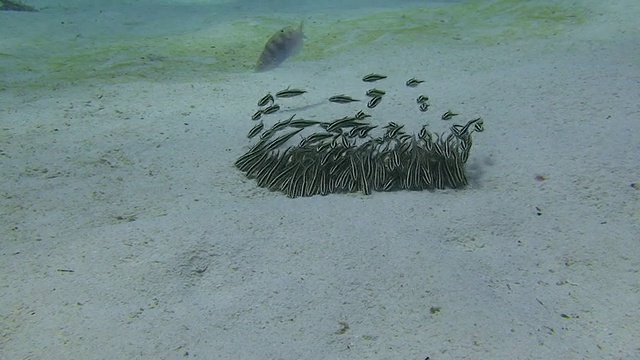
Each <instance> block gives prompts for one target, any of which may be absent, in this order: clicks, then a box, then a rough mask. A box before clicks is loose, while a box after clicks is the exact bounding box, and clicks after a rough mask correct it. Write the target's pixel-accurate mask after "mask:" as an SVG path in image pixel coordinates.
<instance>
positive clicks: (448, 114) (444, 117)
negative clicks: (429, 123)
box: [441, 110, 458, 120]
mask: <svg viewBox="0 0 640 360" xmlns="http://www.w3.org/2000/svg"><path fill="white" fill-rule="evenodd" d="M457 115H458V114H456V113H454V112H453V111H451V110H448V111H447V112H445V113H444V114H442V116H441V119H442V120H451V118H452V117H454V116H457Z"/></svg>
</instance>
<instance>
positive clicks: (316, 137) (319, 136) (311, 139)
mask: <svg viewBox="0 0 640 360" xmlns="http://www.w3.org/2000/svg"><path fill="white" fill-rule="evenodd" d="M330 137H333V134H331V133H314V134H311V135H309V136H307V137H306V138H304V139H302V141H300V147H305V146H306V145H311V144H312V143H316V142H319V141H322V140H324V139H328V138H330Z"/></svg>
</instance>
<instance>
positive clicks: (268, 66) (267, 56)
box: [256, 22, 304, 72]
mask: <svg viewBox="0 0 640 360" xmlns="http://www.w3.org/2000/svg"><path fill="white" fill-rule="evenodd" d="M303 41H304V34H303V32H302V22H301V23H300V25H299V26H298V28H297V29H296V28H294V27H292V26H287V27H285V28H284V29H281V30H280V31H278V32H277V33H275V34H274V35H273V36H272V37H271V38H270V39H269V41H267V43H266V44H265V45H264V50H262V54H261V55H260V59H258V63H257V64H256V71H257V72H261V71H268V70H272V69H275V68H277V67H278V66H280V64H282V63H283V62H284V61H285V60H287V59H288V58H290V57H291V56H293V55H295V54H296V53H298V51H300V49H301V48H302V43H303Z"/></svg>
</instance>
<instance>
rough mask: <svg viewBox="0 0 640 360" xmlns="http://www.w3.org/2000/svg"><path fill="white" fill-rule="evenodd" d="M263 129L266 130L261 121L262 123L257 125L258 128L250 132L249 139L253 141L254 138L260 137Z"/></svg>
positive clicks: (255, 127)
mask: <svg viewBox="0 0 640 360" xmlns="http://www.w3.org/2000/svg"><path fill="white" fill-rule="evenodd" d="M262 129H264V122H262V121H260V123H258V124H256V126H254V127H253V128H252V129H251V130H249V133H248V134H247V137H248V138H249V139H252V138H253V137H254V136H256V135H258V134H259V133H260V131H262Z"/></svg>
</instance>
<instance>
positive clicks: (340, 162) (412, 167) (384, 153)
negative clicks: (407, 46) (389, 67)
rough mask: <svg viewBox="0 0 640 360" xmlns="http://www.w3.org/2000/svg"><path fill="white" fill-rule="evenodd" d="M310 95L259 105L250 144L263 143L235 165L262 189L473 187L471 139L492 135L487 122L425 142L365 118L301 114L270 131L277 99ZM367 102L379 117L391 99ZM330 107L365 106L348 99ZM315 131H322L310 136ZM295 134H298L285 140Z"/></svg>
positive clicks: (425, 137) (293, 193) (292, 193)
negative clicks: (476, 134)
mask: <svg viewBox="0 0 640 360" xmlns="http://www.w3.org/2000/svg"><path fill="white" fill-rule="evenodd" d="M384 78H386V77H385V76H383V75H379V74H369V75H366V76H365V77H364V78H363V79H362V80H363V81H365V82H373V81H377V80H382V79H384ZM421 82H422V81H420V80H417V79H410V80H409V81H407V82H406V85H407V86H409V87H415V86H417V85H418V84H420V83H421ZM305 93H306V91H304V90H300V89H289V88H288V89H285V90H282V91H279V92H277V93H275V95H272V94H271V93H269V94H267V95H265V96H264V97H262V98H261V99H260V100H258V106H259V107H260V109H259V110H258V111H257V112H256V113H255V114H254V115H253V116H252V119H253V120H256V121H258V120H259V121H260V122H259V123H258V124H256V125H255V126H254V127H253V128H252V129H251V130H250V131H249V133H248V135H247V136H248V137H249V138H254V137H256V136H258V135H260V137H259V140H258V141H257V143H256V144H254V145H253V146H251V147H250V149H249V150H248V151H247V152H246V153H245V154H243V155H242V156H240V158H238V159H237V161H236V162H235V165H236V167H237V168H238V169H240V170H241V171H243V172H244V173H245V174H246V176H247V177H248V178H250V179H255V180H256V182H257V184H258V186H260V187H264V188H268V189H270V190H274V191H281V192H283V193H284V194H286V195H287V196H289V197H292V198H294V197H299V196H313V195H318V194H320V195H327V194H331V193H348V192H356V191H361V192H363V193H364V194H367V195H368V194H371V193H372V192H373V191H394V190H425V189H444V188H447V187H449V188H454V189H455V188H460V187H463V186H465V185H466V184H467V182H468V181H467V176H466V174H465V170H464V166H465V163H466V162H467V160H468V158H469V152H470V150H471V146H472V137H471V135H472V133H474V132H482V131H483V130H484V122H483V120H482V118H476V119H473V120H470V121H468V122H467V123H466V124H454V125H452V126H451V127H450V132H449V133H448V134H445V133H442V134H437V133H436V134H434V133H432V132H430V131H429V130H428V129H427V125H423V126H422V128H421V129H420V130H419V132H418V133H417V134H410V133H407V132H406V131H405V128H404V125H402V124H398V123H396V122H393V121H391V122H387V123H386V125H384V126H382V124H381V125H375V124H372V123H371V121H370V119H371V118H372V115H371V114H367V113H365V112H364V110H359V111H357V112H356V113H355V114H353V115H351V116H345V117H343V118H339V119H335V120H331V121H319V120H308V119H304V118H298V117H296V114H294V115H292V116H290V117H288V118H286V119H282V120H280V121H278V122H276V123H274V124H273V125H272V126H271V127H269V128H265V124H264V119H262V117H263V116H265V115H269V114H273V113H276V112H278V111H279V110H280V105H278V104H277V103H276V100H277V99H286V98H292V97H296V96H300V95H303V94H305ZM366 95H367V96H368V97H370V100H369V102H368V104H367V107H368V108H370V109H372V108H374V107H375V106H377V104H379V103H380V101H381V98H382V97H383V96H384V95H385V92H384V91H382V90H378V89H370V90H368V91H367V92H366ZM374 99H377V100H374ZM328 100H329V101H330V102H335V103H348V102H354V101H360V100H358V99H354V98H352V97H350V96H347V95H343V94H341V95H335V96H332V97H330V98H329V99H328ZM416 102H417V103H418V104H419V106H423V105H424V104H428V102H429V99H428V97H426V96H424V95H420V96H419V97H418V98H417V99H416ZM370 105H373V106H370ZM427 107H428V105H427ZM421 110H422V108H421ZM422 111H426V110H422ZM456 115H458V114H456V113H454V112H452V111H447V112H446V113H445V114H443V115H442V117H441V119H442V120H449V119H451V118H452V117H454V116H456ZM314 128H315V129H318V130H319V131H315V132H311V133H309V130H307V129H314ZM378 128H379V130H382V131H381V132H380V134H379V135H376V136H374V135H372V133H373V132H375V131H374V129H378ZM287 129H289V130H290V131H286V132H285V130H287ZM303 131H304V132H303ZM280 132H283V133H282V134H280ZM297 137H299V138H300V140H298V139H297Z"/></svg>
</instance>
